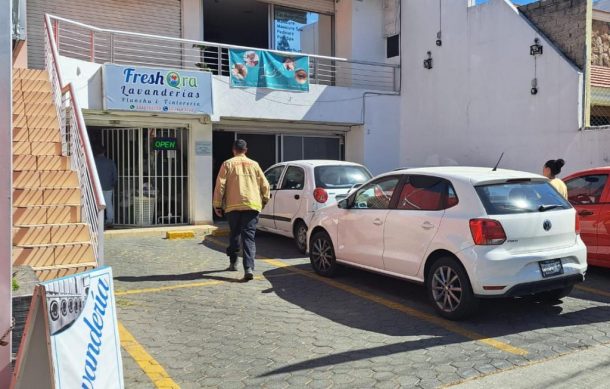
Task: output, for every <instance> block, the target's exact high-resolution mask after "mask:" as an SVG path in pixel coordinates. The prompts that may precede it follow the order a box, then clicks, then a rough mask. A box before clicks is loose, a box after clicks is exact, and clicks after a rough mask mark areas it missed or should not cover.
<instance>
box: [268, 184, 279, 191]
mask: <svg viewBox="0 0 610 389" xmlns="http://www.w3.org/2000/svg"><path fill="white" fill-rule="evenodd" d="M269 189H270V190H277V184H273V185H271V187H270V188H269Z"/></svg>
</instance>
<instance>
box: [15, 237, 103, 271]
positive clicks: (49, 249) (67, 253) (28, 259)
mask: <svg viewBox="0 0 610 389" xmlns="http://www.w3.org/2000/svg"><path fill="white" fill-rule="evenodd" d="M90 262H95V255H94V253H93V246H91V243H88V242H87V243H81V244H62V245H35V246H34V245H30V246H15V247H13V265H14V266H21V265H29V266H32V267H42V266H56V265H70V264H80V263H90Z"/></svg>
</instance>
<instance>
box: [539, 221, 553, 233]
mask: <svg viewBox="0 0 610 389" xmlns="http://www.w3.org/2000/svg"><path fill="white" fill-rule="evenodd" d="M551 227H553V224H551V221H550V220H545V221H544V223H542V228H544V230H545V231H548V230H550V229H551Z"/></svg>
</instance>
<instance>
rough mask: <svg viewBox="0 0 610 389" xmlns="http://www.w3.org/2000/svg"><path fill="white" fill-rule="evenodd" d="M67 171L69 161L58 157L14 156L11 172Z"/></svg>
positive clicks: (66, 158)
mask: <svg viewBox="0 0 610 389" xmlns="http://www.w3.org/2000/svg"><path fill="white" fill-rule="evenodd" d="M26 170H27V171H29V170H36V171H39V172H42V171H69V170H70V159H68V157H64V156H58V155H39V156H36V155H14V156H13V171H26Z"/></svg>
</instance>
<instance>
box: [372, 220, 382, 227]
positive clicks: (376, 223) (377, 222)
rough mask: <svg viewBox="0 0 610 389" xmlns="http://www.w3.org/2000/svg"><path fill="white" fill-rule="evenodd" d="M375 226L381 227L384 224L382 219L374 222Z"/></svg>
mask: <svg viewBox="0 0 610 389" xmlns="http://www.w3.org/2000/svg"><path fill="white" fill-rule="evenodd" d="M373 224H374V225H376V226H380V225H382V224H383V222H382V221H381V219H375V220H373Z"/></svg>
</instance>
